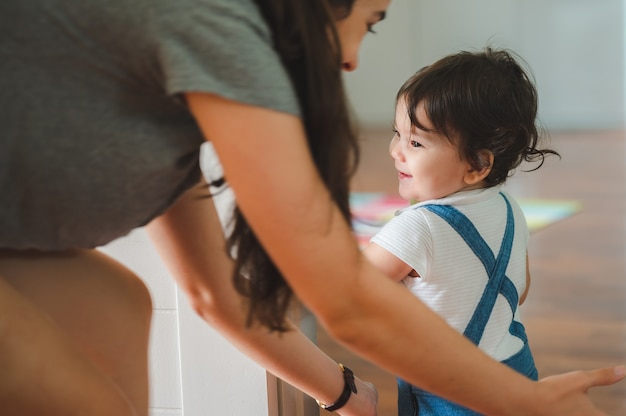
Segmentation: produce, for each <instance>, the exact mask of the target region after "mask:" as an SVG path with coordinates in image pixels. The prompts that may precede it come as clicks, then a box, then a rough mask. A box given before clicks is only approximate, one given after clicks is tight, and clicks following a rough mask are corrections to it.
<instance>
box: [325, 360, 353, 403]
mask: <svg viewBox="0 0 626 416" xmlns="http://www.w3.org/2000/svg"><path fill="white" fill-rule="evenodd" d="M339 368H341V371H342V372H343V380H344V385H343V391H342V392H341V396H339V398H338V399H337V400H335V401H334V402H333V403H330V404H324V403H320V401H319V400H316V401H317V404H318V405H319V406H320V407H321V408H322V409H324V410H327V411H329V412H334V411H335V410H339V409H341V408H342V407H343V406H344V405H345V404H346V403H348V399H349V398H350V395H351V394H352V393H355V394H356V384H354V373H353V372H352V370H350V369H349V368H348V367H346V366H345V365H343V364H339Z"/></svg>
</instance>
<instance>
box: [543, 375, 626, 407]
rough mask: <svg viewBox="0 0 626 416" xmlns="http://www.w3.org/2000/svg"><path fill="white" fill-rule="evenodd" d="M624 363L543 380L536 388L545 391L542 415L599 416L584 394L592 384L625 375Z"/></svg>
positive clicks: (604, 382)
mask: <svg viewBox="0 0 626 416" xmlns="http://www.w3.org/2000/svg"><path fill="white" fill-rule="evenodd" d="M624 372H625V368H624V366H618V367H605V368H600V369H597V370H590V371H572V372H569V373H565V374H559V375H555V376H550V377H546V378H544V379H542V380H541V381H540V382H539V383H538V387H539V388H540V389H542V390H543V392H542V393H541V394H547V403H545V404H543V405H542V408H543V409H542V410H543V413H537V414H545V415H557V414H559V415H561V414H562V415H568V416H578V415H580V416H583V415H584V416H600V415H606V414H605V413H603V412H602V411H600V410H598V409H597V408H596V407H595V406H594V405H593V403H592V402H591V400H590V399H589V396H588V395H587V391H588V390H589V389H590V388H591V387H596V386H609V385H611V384H614V383H617V382H618V381H620V380H622V379H623V378H624V374H625V373H624ZM544 397H546V396H544Z"/></svg>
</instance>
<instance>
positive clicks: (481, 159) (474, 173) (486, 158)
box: [463, 149, 494, 185]
mask: <svg viewBox="0 0 626 416" xmlns="http://www.w3.org/2000/svg"><path fill="white" fill-rule="evenodd" d="M493 159H494V156H493V153H491V151H489V150H487V149H483V150H480V151H478V153H477V154H476V161H477V162H478V163H477V164H476V165H475V166H470V168H469V170H468V171H467V172H466V173H465V177H464V178H463V179H464V181H465V183H466V184H468V185H476V184H477V183H479V182H481V181H482V180H483V179H485V178H486V177H487V176H488V175H489V173H491V168H492V167H493Z"/></svg>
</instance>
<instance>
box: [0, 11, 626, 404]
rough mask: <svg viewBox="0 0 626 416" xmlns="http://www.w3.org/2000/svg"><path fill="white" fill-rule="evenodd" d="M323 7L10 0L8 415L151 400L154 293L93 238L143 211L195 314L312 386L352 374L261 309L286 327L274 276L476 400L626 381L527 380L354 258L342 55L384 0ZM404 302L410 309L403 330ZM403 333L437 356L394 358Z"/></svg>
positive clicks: (2, 26) (407, 341)
mask: <svg viewBox="0 0 626 416" xmlns="http://www.w3.org/2000/svg"><path fill="white" fill-rule="evenodd" d="M329 3H331V2H329ZM332 3H334V6H335V8H334V9H333V12H334V14H333V15H331V14H330V13H329V12H328V9H327V6H326V3H325V2H315V1H311V2H291V1H286V0H285V1H279V0H275V1H269V0H268V1H260V0H259V1H258V2H256V3H253V2H251V1H249V0H238V1H234V0H211V1H210V0H204V1H201V0H188V1H179V2H168V1H160V2H159V1H155V0H150V1H148V0H145V1H137V0H133V1H130V0H117V1H115V2H111V1H108V2H104V1H100V2H89V4H88V5H87V4H82V3H77V2H73V1H69V0H54V1H49V0H48V1H43V0H42V1H30V2H20V1H18V0H11V1H5V2H2V4H1V5H0V39H2V40H1V43H0V57H1V58H2V62H3V66H2V67H1V75H2V76H1V77H0V90H1V91H3V94H2V95H0V100H1V105H2V108H3V111H2V112H0V113H1V115H0V125H2V126H3V128H4V135H3V139H2V145H1V146H2V149H1V150H0V159H1V160H0V169H2V171H0V192H1V193H2V195H3V196H4V199H3V203H2V206H1V209H2V211H0V220H1V224H0V247H2V254H1V255H0V257H1V258H0V276H1V278H0V323H1V325H0V328H2V330H3V335H2V337H0V357H2V358H1V360H2V363H3V367H4V368H3V371H2V373H1V375H0V405H1V406H2V409H3V411H4V412H6V413H7V414H20V415H28V414H37V415H42V414H49V415H54V414H68V412H70V411H73V412H75V413H76V414H89V415H111V414H116V415H131V414H132V415H146V414H147V407H148V394H147V391H148V388H147V364H146V361H147V359H146V355H147V352H146V350H147V340H148V336H149V321H150V311H151V303H150V298H149V295H148V293H147V291H146V289H145V286H144V285H143V284H142V283H141V281H140V280H139V279H138V278H137V277H136V276H134V275H133V274H132V273H130V272H129V271H128V270H127V269H125V268H124V267H123V266H121V265H119V264H117V263H116V262H114V261H112V260H111V259H109V258H107V257H106V256H104V255H103V254H101V253H99V252H97V251H95V250H93V249H92V247H95V246H97V245H100V244H104V243H106V242H108V241H110V240H111V239H113V238H116V237H118V236H120V235H124V234H125V233H127V232H128V231H130V230H131V229H132V228H134V227H137V226H141V225H144V224H146V223H149V226H148V228H149V231H150V233H151V234H152V235H153V237H154V240H155V243H156V244H157V246H158V247H159V248H160V251H161V253H162V254H163V255H164V257H165V259H166V260H167V261H168V263H169V266H170V269H171V270H172V272H173V274H174V275H175V276H176V279H177V282H178V283H179V285H180V286H181V287H182V288H183V289H184V290H185V291H186V292H187V293H188V295H189V298H190V302H191V303H192V304H193V305H194V307H195V309H196V310H197V311H198V313H199V314H200V315H201V316H202V317H203V318H204V319H205V320H207V321H208V322H210V323H211V324H213V325H215V326H216V327H217V328H218V329H220V330H221V331H222V333H224V334H225V335H226V336H227V337H228V338H229V339H230V340H231V341H233V342H235V343H236V345H238V346H239V347H240V348H241V349H242V350H243V351H245V352H247V353H248V354H249V355H251V356H252V357H253V358H255V359H257V360H258V361H259V362H260V363H261V364H262V365H265V366H266V367H267V368H268V369H269V370H270V371H273V372H275V373H276V374H277V375H279V376H281V377H283V378H285V379H286V380H288V381H290V382H293V383H294V384H295V385H296V386H298V387H300V388H302V389H303V390H305V391H306V392H307V393H309V394H311V395H312V396H313V397H316V398H317V399H318V400H320V401H321V402H324V403H332V402H334V401H335V400H337V398H338V397H339V395H340V393H342V392H343V391H345V386H344V384H345V382H344V378H343V377H342V371H341V369H340V368H339V367H337V366H336V364H335V363H333V362H332V361H331V360H329V359H327V358H324V357H322V358H320V357H321V354H320V353H319V351H317V350H316V349H315V347H314V346H312V345H310V344H306V343H305V342H304V340H303V338H302V336H301V335H299V334H298V333H297V332H293V331H292V332H287V333H285V334H283V336H282V337H279V336H278V335H277V333H276V332H272V333H269V332H268V331H267V330H263V329H262V328H261V327H259V326H258V325H256V323H257V322H260V323H263V324H264V325H265V326H268V327H269V328H274V329H277V330H282V329H288V328H289V326H290V325H289V323H284V322H283V321H282V319H281V317H282V314H283V313H284V311H285V309H286V307H285V305H286V304H287V303H288V300H289V290H287V289H285V287H286V286H284V285H283V284H282V283H281V279H282V278H281V276H283V275H284V276H285V278H286V279H287V281H288V282H289V285H290V286H291V287H292V288H293V289H294V291H295V293H296V294H297V295H298V297H299V298H301V299H302V300H303V301H304V303H305V304H306V305H307V306H308V307H309V308H311V309H312V310H313V311H314V313H315V314H316V315H317V316H318V317H319V319H320V321H321V323H322V324H323V325H325V327H326V328H327V329H328V330H329V331H330V333H331V334H332V335H334V336H335V337H337V338H338V339H339V340H340V341H342V342H343V343H345V344H347V345H348V346H350V347H351V348H352V349H354V350H355V351H356V352H358V353H360V354H361V355H363V356H365V357H366V358H369V359H371V360H372V361H374V362H376V363H378V364H380V365H382V366H383V367H385V368H387V369H388V370H390V371H393V372H394V373H396V374H399V375H400V376H401V377H403V378H404V379H405V380H407V381H409V382H411V383H414V384H416V385H420V386H423V387H424V388H428V389H429V390H431V391H434V392H437V393H439V394H441V395H442V396H445V397H448V398H451V399H453V400H456V401H461V402H463V403H465V404H466V405H468V406H470V407H473V408H476V409H477V410H480V411H482V412H484V413H487V414H498V415H502V414H507V415H508V414H512V415H514V414H524V415H528V414H538V415H539V414H546V415H548V414H549V415H559V414H564V415H572V414H599V413H598V412H597V411H595V410H594V408H593V405H592V404H591V403H590V401H589V400H588V398H587V397H586V395H585V391H586V390H587V388H589V387H590V386H593V385H600V384H609V383H613V382H615V381H617V379H619V378H621V377H622V375H619V376H618V375H616V374H615V373H614V369H603V370H597V371H595V372H588V373H572V374H568V375H565V376H560V377H557V378H553V379H551V380H546V381H545V382H543V383H539V384H537V383H531V382H528V381H526V380H523V379H521V378H520V377H518V376H517V375H515V374H514V373H512V372H511V371H509V370H507V369H506V368H503V366H501V365H500V364H498V363H496V362H493V361H491V360H490V359H488V358H487V357H485V356H484V355H482V354H481V353H480V352H478V351H477V350H476V349H475V348H473V346H472V345H471V344H469V343H468V342H466V341H465V340H463V338H461V337H460V336H459V335H458V334H456V333H455V332H454V331H453V330H451V329H450V328H449V327H448V326H447V325H446V324H445V323H444V322H443V321H441V320H440V319H438V318H436V317H435V316H434V315H433V314H432V313H431V312H430V311H429V310H428V309H427V308H425V307H424V305H422V304H421V303H419V302H418V301H416V300H415V299H414V298H413V297H411V296H410V295H409V294H407V293H405V292H404V291H402V290H400V289H399V288H397V287H396V286H395V285H393V284H392V283H391V282H388V281H387V279H386V278H385V277H384V276H382V275H380V273H379V272H377V271H376V270H375V269H374V267H373V266H370V265H369V264H368V263H367V262H366V261H364V260H363V258H362V257H361V254H360V252H359V250H358V248H357V247H356V244H355V242H354V240H353V238H352V235H351V232H350V229H349V226H348V222H347V221H346V218H347V216H348V214H349V213H348V207H347V186H348V178H349V174H350V172H351V169H352V166H351V155H352V154H353V152H352V150H351V149H353V144H354V134H353V133H352V132H351V129H350V126H349V123H348V120H347V111H346V108H345V104H344V99H343V93H342V88H341V81H340V75H339V66H340V65H341V63H342V62H343V67H344V69H347V70H351V69H354V68H355V67H356V64H357V62H356V50H357V49H358V45H359V44H360V42H361V39H362V37H363V35H364V34H365V33H366V31H367V29H368V28H369V27H370V26H371V25H373V24H375V23H376V22H377V21H378V20H380V19H381V18H382V17H383V16H384V10H385V8H386V7H387V3H388V1H386V0H385V1H383V0H356V1H355V2H354V4H353V5H352V4H351V2H349V1H345V2H332ZM257 6H258V9H257ZM351 6H352V7H351ZM335 18H339V19H342V20H339V22H338V24H337V32H336V33H335V32H334V31H333V30H330V31H329V30H328V29H329V28H330V29H332V28H333V27H334V20H335ZM336 35H337V36H338V38H337V37H336ZM337 39H340V41H338V40H337ZM274 48H275V49H276V51H278V52H276V51H275V50H274ZM339 51H342V52H343V59H342V60H339V59H338V56H340V55H339V54H338V52H339ZM313 68H314V69H315V70H313ZM292 86H293V89H294V90H295V94H294V93H293V92H292ZM300 115H301V117H300ZM203 139H205V140H210V141H211V142H212V143H213V145H214V147H215V149H216V151H217V153H218V155H219V157H220V160H221V162H222V164H223V166H224V171H225V178H226V179H227V181H228V184H229V186H231V187H232V189H233V190H234V192H235V195H236V198H237V204H238V209H239V210H240V211H241V214H242V215H241V216H240V215H237V220H236V225H235V230H234V233H233V235H232V238H231V242H230V243H231V244H230V246H231V248H233V247H234V248H236V250H237V253H236V254H237V256H236V257H237V259H236V262H234V263H233V261H232V260H231V259H230V256H229V255H227V254H226V251H225V250H224V241H223V236H222V232H221V228H220V224H219V222H218V219H217V216H216V214H215V209H214V207H213V206H212V201H211V199H210V198H208V197H207V195H208V192H207V188H206V186H204V185H197V184H198V179H199V169H198V164H197V156H198V151H199V146H200V143H201V141H202V140H203ZM327 146H333V147H332V148H331V149H332V151H329V150H328V148H327ZM194 185H195V186H194ZM244 216H245V221H244ZM246 221H247V222H246ZM248 223H249V224H250V226H248ZM251 230H253V231H254V235H256V236H258V239H259V242H260V243H261V244H262V246H263V247H264V250H259V244H258V242H256V238H251V237H250V234H251ZM265 251H267V254H269V257H270V258H271V259H272V260H273V262H274V263H275V265H276V267H274V266H273V264H274V263H272V264H268V262H267V256H266V255H265ZM248 256H251V257H248ZM259 264H260V265H263V267H264V269H263V270H264V272H263V273H266V274H267V275H268V276H274V278H273V279H269V278H268V280H267V281H268V282H271V283H268V285H269V286H270V287H269V288H264V287H263V284H262V283H263V281H262V280H261V281H260V282H259V279H258V277H259V275H258V274H257V268H256V266H257V265H259ZM276 269H277V270H280V273H278V272H277V270H276ZM231 274H235V275H236V276H239V275H241V274H244V275H245V276H246V278H247V279H248V281H249V283H246V280H242V281H238V282H236V283H237V288H238V290H239V291H240V292H242V293H244V294H246V295H249V296H250V295H251V296H250V298H249V301H248V310H250V311H252V313H253V314H252V315H250V316H252V317H253V319H252V322H251V323H252V324H253V325H252V326H251V329H249V330H244V326H246V324H247V323H248V315H246V314H245V313H242V312H241V308H240V301H239V297H237V296H236V295H235V291H234V289H233V288H232V286H231V284H230V280H229V276H230V275H231ZM261 277H263V275H261ZM259 283H261V284H259ZM252 289H254V292H253V293H251V291H252ZM256 290H264V291H265V292H261V294H265V297H263V296H260V295H257V292H256ZM389 297H393V298H394V299H397V301H396V302H394V305H389V304H388V302H387V301H386V299H389ZM272 299H274V300H272ZM77 311H80V312H79V313H77ZM406 313H410V314H412V315H417V316H420V317H422V318H421V319H420V320H418V321H417V324H416V321H413V322H412V324H411V327H410V328H409V327H407V326H406V325H408V322H406V320H405V319H404V316H405V314H406ZM424 334H428V337H425V336H424ZM434 334H436V336H434ZM452 344H454V347H453V348H452V347H451V345H452ZM286 345H287V346H290V347H285V346H286ZM416 345H418V347H417V348H418V351H416V347H415V346H416ZM272 348H275V349H274V350H272ZM281 348H282V349H283V350H287V351H291V352H292V353H291V354H290V355H288V356H287V358H285V359H284V360H283V361H279V360H278V359H277V358H276V357H277V356H279V355H280V353H278V352H277V351H280V350H281ZM409 350H410V351H412V352H413V353H414V354H413V355H412V357H420V356H426V355H428V356H429V359H428V360H418V359H411V360H410V361H409V362H407V360H406V359H405V358H402V359H400V357H401V356H402V355H408V354H407V352H408V351H409ZM294 351H298V352H303V351H315V352H314V354H315V357H317V358H316V360H320V363H322V362H323V363H322V364H321V365H318V366H315V368H313V367H314V366H313V365H311V364H312V360H311V359H310V357H307V362H306V363H299V362H298V357H302V356H303V355H300V354H298V356H294V354H293V352H294ZM415 352H417V353H415ZM281 358H282V357H281ZM460 367H462V368H463V371H456V369H457V368H460ZM304 372H310V373H309V374H306V376H303V374H304ZM475 374H479V375H480V377H476V376H475ZM357 390H358V393H357V394H350V395H349V399H348V403H347V404H346V405H345V406H344V407H343V408H342V409H341V411H342V412H344V413H342V414H346V415H348V414H375V411H374V410H372V408H373V406H374V405H373V403H374V396H375V393H374V391H373V390H372V389H371V388H368V387H367V386H366V385H365V384H363V383H360V382H359V384H358V385H357ZM363 393H365V394H363ZM577 412H578V413H577ZM594 412H595V413H594Z"/></svg>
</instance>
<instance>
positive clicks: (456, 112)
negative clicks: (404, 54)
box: [397, 47, 560, 186]
mask: <svg viewBox="0 0 626 416" xmlns="http://www.w3.org/2000/svg"><path fill="white" fill-rule="evenodd" d="M516 57H517V59H518V60H519V62H522V60H521V58H519V56H517V55H515V54H514V53H513V52H510V51H507V50H497V49H493V48H491V47H487V48H485V49H484V50H482V51H479V52H468V51H462V52H459V53H456V54H453V55H449V56H446V57H444V58H442V59H440V60H439V61H437V62H435V63H433V64H432V65H429V66H427V67H424V68H422V69H421V70H419V71H418V72H417V73H416V74H415V75H413V76H412V77H411V78H409V79H408V80H407V81H406V82H405V83H404V85H403V86H402V87H401V88H400V90H399V91H398V94H397V100H400V99H403V100H405V101H406V104H407V109H408V112H409V117H410V119H411V123H412V125H413V126H415V127H417V128H419V129H422V130H428V129H426V128H425V127H424V126H423V125H421V123H420V122H419V120H418V119H417V116H416V110H417V108H418V105H420V104H422V105H423V106H424V109H425V111H426V115H427V116H428V118H429V120H430V122H431V123H432V125H433V127H434V129H435V131H436V132H438V133H440V134H442V135H443V136H445V137H446V138H448V139H449V140H450V141H451V142H453V143H455V144H456V145H458V147H459V151H460V155H461V157H463V159H464V160H467V161H468V162H469V163H470V164H471V165H472V166H473V167H474V168H475V169H477V170H480V169H481V168H485V167H488V164H489V160H488V158H486V157H485V156H484V155H485V150H487V151H489V152H491V153H492V154H493V156H494V160H493V166H492V167H491V172H490V173H489V175H488V176H487V177H486V178H485V183H486V184H487V186H494V185H498V184H501V183H504V182H505V181H506V179H507V178H508V177H509V176H510V175H511V174H512V172H513V170H514V169H515V168H516V167H518V166H519V165H520V164H521V163H522V162H523V161H527V162H538V166H536V167H534V168H533V169H530V170H536V169H539V168H540V167H541V165H543V162H544V160H545V157H546V156H547V155H549V154H553V155H556V156H560V155H559V154H558V153H557V152H556V151H554V150H551V149H539V148H537V146H538V141H539V139H540V134H539V131H540V130H539V129H538V127H537V124H536V123H537V99H538V97H537V90H536V88H535V85H534V83H533V82H532V81H531V78H530V76H529V74H528V73H527V72H526V71H525V70H524V68H523V67H522V65H521V64H520V63H519V62H518V60H516ZM486 164H487V166H485V165H486Z"/></svg>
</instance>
